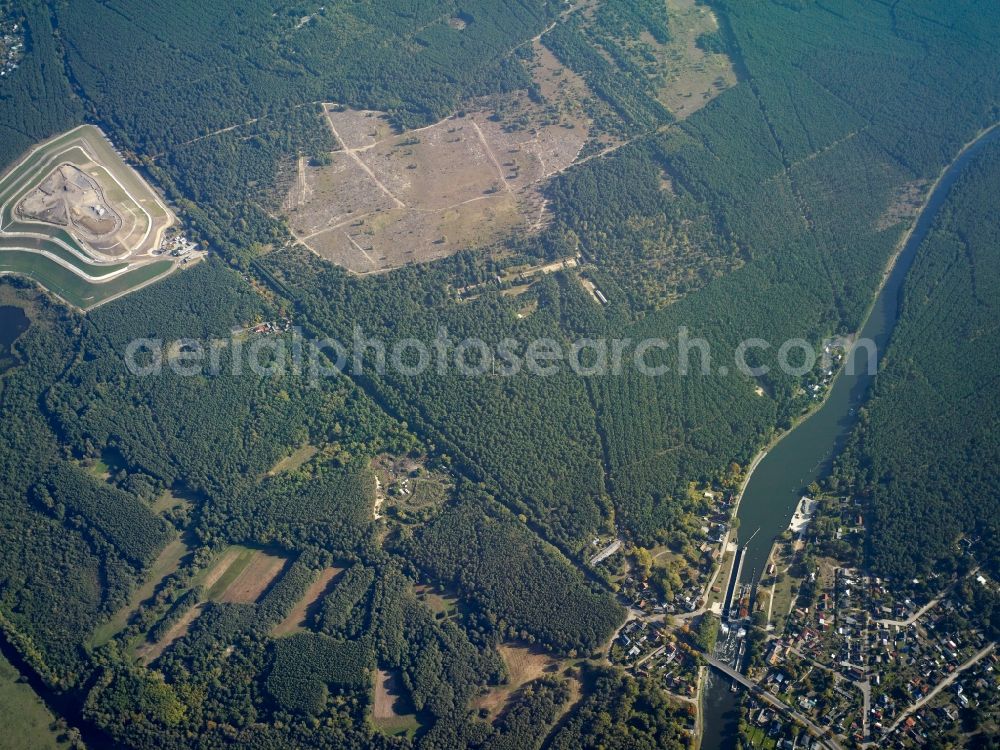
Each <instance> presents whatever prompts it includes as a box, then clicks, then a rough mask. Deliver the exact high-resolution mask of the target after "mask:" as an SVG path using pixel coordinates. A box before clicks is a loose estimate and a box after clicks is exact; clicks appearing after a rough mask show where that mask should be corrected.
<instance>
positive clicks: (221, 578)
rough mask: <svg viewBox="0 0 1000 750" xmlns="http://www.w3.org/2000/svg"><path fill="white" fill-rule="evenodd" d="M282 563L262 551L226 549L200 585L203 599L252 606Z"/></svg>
mask: <svg viewBox="0 0 1000 750" xmlns="http://www.w3.org/2000/svg"><path fill="white" fill-rule="evenodd" d="M286 562H287V560H285V559H284V558H282V557H277V556H275V555H271V554H268V553H267V552H264V551H263V550H259V549H250V548H249V547H240V546H233V547H230V548H229V549H227V550H226V551H225V552H224V553H223V554H222V556H221V557H220V558H219V562H218V563H216V565H215V566H214V567H213V568H212V569H211V570H210V571H209V572H208V574H207V575H206V577H205V579H204V581H203V582H202V585H203V586H204V588H205V591H206V598H207V599H209V600H210V601H214V602H223V603H229V604H250V603H253V602H255V601H257V600H258V599H259V598H260V597H261V596H262V595H263V593H264V591H266V590H267V588H268V586H270V585H271V584H272V583H273V582H274V581H275V579H277V577H278V575H279V574H280V573H281V571H282V570H283V569H284V567H285V564H286Z"/></svg>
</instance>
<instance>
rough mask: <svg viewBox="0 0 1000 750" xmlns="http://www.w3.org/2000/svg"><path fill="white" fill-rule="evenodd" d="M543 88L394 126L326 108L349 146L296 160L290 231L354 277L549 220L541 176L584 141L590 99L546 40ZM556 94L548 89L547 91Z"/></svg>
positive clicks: (377, 116)
mask: <svg viewBox="0 0 1000 750" xmlns="http://www.w3.org/2000/svg"><path fill="white" fill-rule="evenodd" d="M534 49H535V53H536V61H535V62H534V63H533V64H532V65H531V70H532V75H533V76H534V77H535V78H536V81H537V83H538V85H539V89H540V91H541V92H542V96H541V99H540V100H532V99H531V98H530V97H528V95H527V94H526V93H525V92H516V93H513V94H505V95H502V96H496V97H484V98H482V99H479V100H476V101H474V102H470V103H469V106H468V107H467V109H466V111H464V112H461V113H459V115H460V116H459V115H456V116H453V117H449V118H446V119H444V120H442V121H440V122H437V123H434V124H432V125H428V126H426V127H423V128H417V129H414V130H408V131H405V132H402V133H394V132H393V130H392V128H391V126H390V124H389V121H388V118H387V116H386V115H385V114H384V113H380V112H373V111H370V110H366V111H355V110H349V109H344V108H342V107H338V106H336V105H325V110H326V118H327V122H328V123H329V126H330V130H331V132H332V133H333V135H334V137H335V139H336V140H337V142H338V143H339V144H340V145H341V146H342V148H341V149H340V150H338V151H335V152H333V153H332V154H330V159H329V162H330V163H329V164H322V165H313V164H310V163H309V162H307V161H306V160H305V159H300V160H299V164H298V178H297V179H296V180H295V181H294V183H293V185H292V187H291V189H290V190H289V193H288V195H287V196H286V199H285V202H284V205H283V211H284V215H285V217H286V218H287V220H288V223H289V227H290V228H291V230H292V233H293V234H294V235H295V237H296V238H297V239H298V240H299V241H300V242H301V243H303V244H304V245H306V246H307V247H309V248H310V249H311V250H313V252H315V253H316V254H317V255H320V256H321V257H323V258H326V259H328V260H331V261H332V262H334V263H337V264H338V265H341V266H344V267H345V268H347V269H348V270H350V271H352V272H354V273H357V274H368V273H378V272H383V271H388V270H391V269H393V268H398V267H400V266H403V265H406V264H408V263H421V262H427V261H431V260H436V259H439V258H443V257H446V256H448V255H452V254H454V253H456V252H458V251H459V250H464V249H470V248H481V247H488V246H491V245H495V244H496V243H497V242H499V241H501V240H502V239H503V238H504V237H507V236H510V235H511V234H512V233H514V232H517V231H527V232H537V231H539V230H541V229H542V228H544V226H545V224H546V222H547V218H548V217H547V215H546V205H545V202H544V200H543V198H542V195H541V187H542V185H543V183H544V182H545V181H546V180H547V179H548V178H550V177H551V176H552V175H554V174H557V173H558V172H561V171H563V170H565V169H567V168H568V167H569V166H570V165H572V164H573V162H574V161H575V160H576V159H577V157H578V156H579V154H580V152H581V150H582V149H583V147H584V144H585V143H586V142H587V139H588V136H589V132H590V127H591V122H590V120H589V118H588V117H587V115H586V107H585V102H587V103H589V104H590V106H593V103H594V101H595V100H594V99H593V96H592V95H591V94H590V93H589V90H588V89H587V88H586V85H585V83H584V82H583V80H582V79H581V78H580V77H579V76H577V75H575V74H574V73H572V71H569V70H567V69H565V68H564V67H562V66H561V65H559V63H558V62H557V61H556V60H555V58H554V57H553V56H552V54H551V52H549V51H548V50H547V49H545V48H544V47H543V46H542V45H541V44H538V43H536V44H535V45H534ZM550 97H551V98H550Z"/></svg>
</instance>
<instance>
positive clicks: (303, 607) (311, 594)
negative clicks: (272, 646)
mask: <svg viewBox="0 0 1000 750" xmlns="http://www.w3.org/2000/svg"><path fill="white" fill-rule="evenodd" d="M343 572H344V569H343V568H326V569H325V570H323V571H320V574H319V575H318V576H317V577H316V580H315V581H313V582H312V585H311V586H309V588H308V589H306V593H305V595H304V596H303V597H302V598H301V599H299V601H298V602H296V604H295V606H294V607H293V608H292V611H291V612H289V613H288V617H286V618H285V619H284V620H282V621H281V622H280V623H278V625H277V626H276V627H275V628H274V635H276V636H283V635H291V634H292V633H297V632H299V631H301V630H304V629H305V628H306V624H307V622H308V617H309V610H310V609H312V607H313V605H315V604H316V602H318V601H319V599H320V598H321V597H322V596H323V595H324V594H326V592H327V591H328V590H329V589H330V584H331V582H332V581H333V580H334V579H335V578H336V577H337V576H339V575H340V574H341V573H343Z"/></svg>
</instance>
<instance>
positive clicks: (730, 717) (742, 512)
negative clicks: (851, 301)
mask: <svg viewBox="0 0 1000 750" xmlns="http://www.w3.org/2000/svg"><path fill="white" fill-rule="evenodd" d="M998 137H1000V128H998V127H997V126H996V125H994V126H993V127H992V128H989V129H987V130H985V131H983V132H981V133H980V134H979V135H978V136H977V137H976V138H975V139H974V140H973V141H971V142H970V143H969V144H968V145H966V147H965V148H964V149H963V150H962V151H961V152H960V153H959V155H958V156H957V157H956V158H955V160H954V161H952V163H951V164H949V165H948V167H946V168H945V169H944V170H943V171H942V173H941V174H940V176H939V177H938V179H937V181H936V182H935V183H934V185H933V186H932V187H931V189H930V191H929V193H928V196H927V199H926V201H925V202H924V205H923V207H922V209H921V212H920V214H919V215H918V216H917V219H916V221H915V222H914V224H913V226H912V227H911V229H910V231H909V232H908V233H907V234H905V235H904V236H903V238H902V239H901V241H900V245H899V249H898V250H897V252H896V253H895V254H894V255H893V257H892V258H891V259H890V262H889V265H888V267H887V270H886V272H885V274H884V275H883V278H882V282H881V284H880V286H879V288H878V291H877V294H876V296H875V299H874V301H873V303H872V305H871V307H870V309H869V311H868V315H867V317H866V319H865V321H864V324H863V325H862V328H861V331H860V333H859V334H858V339H868V340H871V341H873V342H874V343H875V346H876V351H877V352H878V356H879V357H880V358H881V356H882V354H883V353H884V352H885V349H886V346H887V345H888V342H889V340H890V337H891V335H892V331H893V329H894V328H895V325H896V322H897V320H898V316H899V303H900V295H901V292H902V289H903V285H904V283H905V280H906V275H907V273H908V272H909V270H910V267H911V266H912V264H913V260H914V258H915V257H916V254H917V250H918V249H919V247H920V245H921V244H922V243H923V241H924V239H925V238H926V236H927V234H928V232H929V231H930V229H931V227H932V226H933V223H934V220H935V218H936V217H937V213H938V211H939V210H940V208H941V206H942V205H943V204H944V201H945V199H946V198H947V196H948V194H949V192H950V191H951V187H952V186H953V185H954V184H955V181H956V180H957V179H958V177H959V175H961V173H962V171H963V170H964V168H965V167H966V166H967V165H968V163H969V162H970V161H971V160H972V158H973V157H974V156H975V155H976V154H978V153H979V152H980V151H981V150H982V149H983V148H984V147H985V146H986V145H987V144H988V143H991V142H993V141H994V140H997V138H998ZM865 357H867V352H866V351H860V352H859V351H858V349H857V348H852V349H851V351H850V352H849V353H848V356H847V357H845V362H844V367H842V369H841V371H840V372H839V373H838V375H837V377H836V378H835V379H834V381H833V383H832V384H831V387H830V389H829V391H828V393H827V396H826V398H825V400H824V401H823V403H822V404H821V405H820V406H819V407H818V408H817V409H816V410H814V411H813V412H811V414H809V415H808V416H806V417H804V418H803V419H801V420H800V421H799V422H797V423H796V424H795V425H794V426H793V427H792V428H791V429H790V430H788V431H787V432H785V433H784V434H783V435H781V436H779V437H778V438H777V439H776V441H775V442H773V443H772V444H771V447H770V448H769V449H768V452H767V453H766V455H764V456H763V458H762V460H760V461H759V462H758V463H757V464H756V465H755V466H754V467H753V469H752V471H751V472H750V474H749V476H748V478H747V480H746V485H745V488H744V491H743V492H742V494H741V497H740V504H739V508H738V511H737V518H739V528H740V529H741V530H743V531H744V532H745V533H747V534H752V533H753V532H754V530H756V529H760V533H758V534H757V535H756V537H754V538H753V539H751V540H750V541H749V543H747V545H746V551H745V553H744V556H743V571H744V581H746V580H748V579H747V576H749V575H752V574H753V572H754V571H756V572H757V573H758V574H759V573H760V572H761V571H762V570H763V567H764V566H765V565H766V562H767V558H768V555H769V554H770V550H771V546H772V544H773V542H774V539H775V538H776V537H777V536H778V535H779V534H780V533H781V532H782V531H784V530H785V529H786V528H787V527H788V524H789V522H790V520H791V517H792V513H793V512H794V509H795V507H796V505H797V504H798V501H799V499H800V497H801V496H802V494H803V493H804V492H805V488H806V487H808V485H809V484H811V483H812V482H814V481H816V480H817V479H820V478H821V477H823V476H825V475H826V474H827V473H828V472H829V470H830V468H831V466H832V463H833V460H834V458H835V457H836V456H837V454H838V453H839V452H840V451H841V450H842V449H843V447H844V444H845V442H846V440H847V439H848V437H849V435H850V433H851V430H852V428H853V427H854V425H855V422H856V419H857V411H858V408H859V407H860V406H861V405H862V404H863V403H864V401H865V399H866V398H867V395H868V392H869V390H870V388H871V385H872V381H873V380H874V373H870V372H869V371H868V367H867V362H865V361H864V359H865ZM857 360H860V361H857ZM852 365H854V366H853V367H852ZM704 703H705V733H704V739H703V743H702V747H703V748H704V749H705V750H731V749H732V748H735V747H736V746H737V724H738V720H739V702H738V699H737V696H736V695H734V694H732V693H730V692H729V685H728V682H727V681H724V680H721V679H719V678H718V677H715V676H713V678H712V679H711V681H710V686H709V689H708V691H707V694H706V697H705V701H704Z"/></svg>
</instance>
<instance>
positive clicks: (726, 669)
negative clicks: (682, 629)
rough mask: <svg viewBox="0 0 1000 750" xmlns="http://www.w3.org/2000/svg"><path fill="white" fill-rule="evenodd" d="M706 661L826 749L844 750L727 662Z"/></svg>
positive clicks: (820, 730)
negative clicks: (800, 726)
mask: <svg viewBox="0 0 1000 750" xmlns="http://www.w3.org/2000/svg"><path fill="white" fill-rule="evenodd" d="M705 661H707V662H708V664H709V665H710V666H712V667H714V668H715V669H717V670H719V671H720V672H722V673H723V674H724V675H726V676H727V677H729V678H730V679H733V680H736V681H737V682H738V683H740V684H741V685H743V686H744V687H746V688H747V689H749V690H750V692H751V693H752V694H753V695H754V696H755V697H756V698H759V699H760V700H762V701H765V702H766V703H768V704H770V705H771V707H773V708H775V709H777V710H778V711H780V712H781V713H783V714H785V715H786V716H789V717H791V718H792V719H794V720H795V721H796V722H797V723H799V724H801V725H802V726H804V727H805V728H806V729H808V730H809V733H810V734H812V736H813V737H815V738H816V739H818V740H819V742H820V743H821V744H822V745H823V746H824V747H826V748H828V749H829V750H843V748H842V747H841V745H840V743H839V742H837V740H836V739H834V738H833V737H831V736H830V732H829V731H828V730H826V729H823V728H822V727H819V726H817V725H816V724H814V723H813V722H812V720H810V719H809V718H807V717H806V716H803V715H802V714H800V713H799V712H798V711H796V710H795V709H794V708H791V707H790V706H788V705H787V704H785V703H783V702H782V701H780V700H779V699H778V698H777V697H775V696H774V695H772V694H771V693H770V692H768V691H767V690H765V689H764V688H763V687H761V686H760V685H759V684H758V683H756V682H754V681H753V680H751V679H750V678H749V677H747V676H746V675H743V674H740V673H739V672H737V671H736V670H735V669H733V668H732V667H730V666H729V665H728V664H726V663H725V662H721V661H719V660H718V659H714V658H711V657H708V656H706V657H705Z"/></svg>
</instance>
